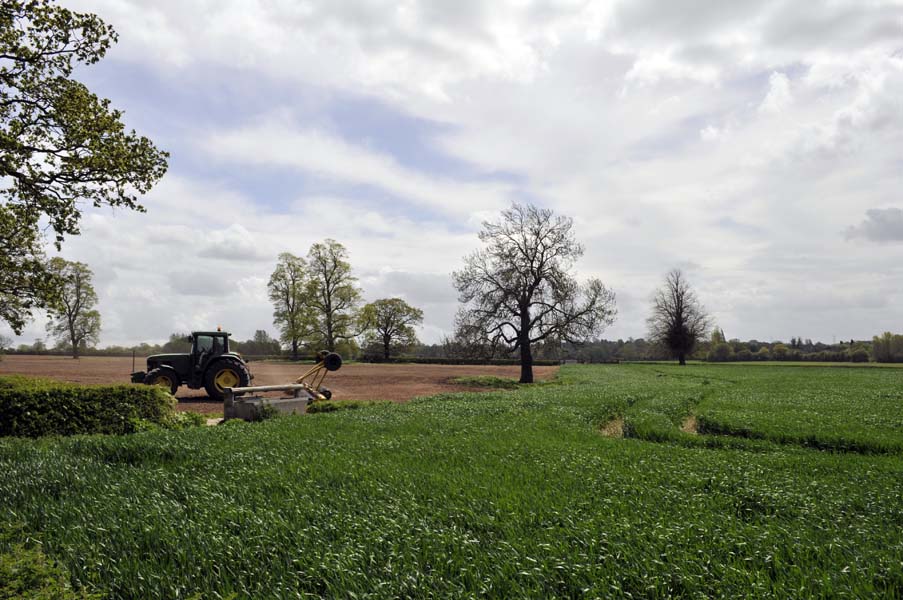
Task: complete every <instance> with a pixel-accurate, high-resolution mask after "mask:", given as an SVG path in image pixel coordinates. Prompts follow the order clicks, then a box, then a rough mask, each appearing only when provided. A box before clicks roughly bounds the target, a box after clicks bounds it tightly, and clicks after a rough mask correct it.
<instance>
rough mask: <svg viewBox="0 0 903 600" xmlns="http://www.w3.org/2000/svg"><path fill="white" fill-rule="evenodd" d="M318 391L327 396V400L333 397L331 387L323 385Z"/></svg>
mask: <svg viewBox="0 0 903 600" xmlns="http://www.w3.org/2000/svg"><path fill="white" fill-rule="evenodd" d="M317 391H318V392H320V393H321V394H323V397H324V398H326V399H327V400H331V399H332V391H331V390H330V389H329V388H325V387H321V388H320V389H318V390H317Z"/></svg>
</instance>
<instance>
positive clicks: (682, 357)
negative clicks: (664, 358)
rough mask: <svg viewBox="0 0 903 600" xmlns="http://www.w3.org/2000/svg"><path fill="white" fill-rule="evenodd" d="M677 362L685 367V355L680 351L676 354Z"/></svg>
mask: <svg viewBox="0 0 903 600" xmlns="http://www.w3.org/2000/svg"><path fill="white" fill-rule="evenodd" d="M677 362H678V364H680V366H682V367H685V366H686V365H687V356H686V355H685V354H684V353H683V352H681V353H679V354H678V355H677Z"/></svg>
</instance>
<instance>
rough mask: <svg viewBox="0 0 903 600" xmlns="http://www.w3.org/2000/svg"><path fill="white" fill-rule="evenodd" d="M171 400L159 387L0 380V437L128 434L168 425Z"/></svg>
mask: <svg viewBox="0 0 903 600" xmlns="http://www.w3.org/2000/svg"><path fill="white" fill-rule="evenodd" d="M175 402H176V401H175V398H173V397H172V396H171V395H170V394H169V393H167V391H166V390H164V389H163V388H161V387H158V386H149V385H103V386H100V385H97V386H93V385H92V386H89V385H77V384H72V383H61V382H57V381H51V380H48V379H34V378H29V377H22V376H20V375H9V376H3V377H0V436H19V437H40V436H44V435H76V434H80V433H112V434H122V433H133V432H135V431H137V430H140V429H144V428H146V426H147V423H156V424H160V425H166V424H168V423H169V421H171V420H172V418H173V415H174V412H175V411H174V409H175Z"/></svg>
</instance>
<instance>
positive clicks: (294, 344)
mask: <svg viewBox="0 0 903 600" xmlns="http://www.w3.org/2000/svg"><path fill="white" fill-rule="evenodd" d="M292 360H298V340H292Z"/></svg>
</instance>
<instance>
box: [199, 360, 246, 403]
mask: <svg viewBox="0 0 903 600" xmlns="http://www.w3.org/2000/svg"><path fill="white" fill-rule="evenodd" d="M250 383H251V373H250V372H248V367H246V366H245V365H244V364H242V363H240V362H238V361H237V360H229V359H220V360H216V361H213V362H212V363H211V364H210V365H209V366H208V367H207V372H206V373H205V374H204V388H205V389H206V390H207V395H208V396H210V398H211V399H212V400H216V401H217V402H222V401H223V399H224V398H225V397H226V388H234V387H247V386H248V385H249V384H250Z"/></svg>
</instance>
